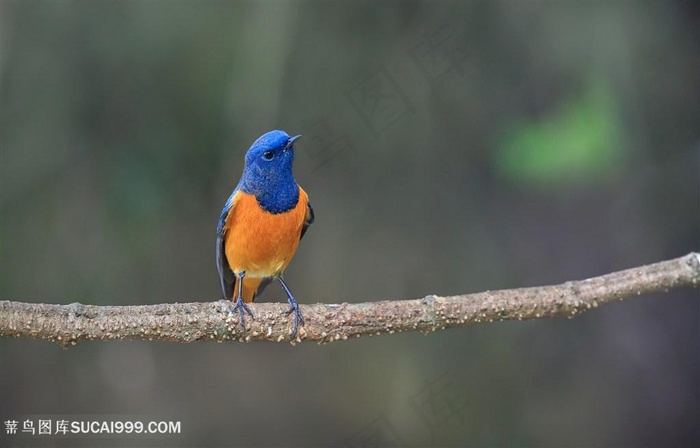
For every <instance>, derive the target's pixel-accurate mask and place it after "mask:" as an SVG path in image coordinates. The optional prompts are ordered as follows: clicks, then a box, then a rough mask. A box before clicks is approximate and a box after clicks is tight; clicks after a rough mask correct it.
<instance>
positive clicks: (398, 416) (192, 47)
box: [0, 0, 700, 447]
mask: <svg viewBox="0 0 700 448" xmlns="http://www.w3.org/2000/svg"><path fill="white" fill-rule="evenodd" d="M0 6H1V9H0V102H1V104H0V126H1V133H0V144H1V149H0V150H1V152H0V182H1V183H0V187H1V191H0V263H1V269H0V298H1V299H11V300H22V301H31V302H51V303H70V302H74V301H80V302H83V303H92V304H105V305H106V304H111V305H127V304H150V303H161V302H185V301H212V300H216V299H219V294H220V290H219V285H218V278H217V274H216V268H215V264H214V239H215V226H216V221H217V219H218V216H219V213H220V210H221V207H222V206H223V204H224V201H225V200H226V198H227V197H228V195H229V194H230V191H231V190H232V189H233V187H234V186H235V185H236V183H237V181H238V178H239V176H240V172H241V169H242V164H243V156H244V153H245V151H246V150H247V148H248V147H249V146H250V144H251V143H252V141H253V140H255V139H256V138H257V137H258V136H259V135H260V134H262V133H264V132H266V131H268V130H271V129H284V130H286V131H287V132H289V133H295V134H296V133H300V134H303V135H304V138H303V139H302V140H301V141H300V142H299V144H298V145H297V158H296V165H295V170H296V176H297V179H298V181H299V183H300V184H301V185H302V186H303V187H304V188H305V189H306V191H307V192H308V193H309V195H310V197H311V200H312V202H313V204H314V207H315V209H316V217H317V218H316V223H315V224H314V225H313V226H312V228H311V229H310V231H309V233H308V234H307V236H306V237H305V238H304V241H303V242H302V244H301V245H300V249H299V251H298V253H297V256H296V257H295V259H294V261H293V262H292V264H291V266H290V268H289V269H288V271H287V274H286V278H287V280H288V282H289V284H290V285H291V288H292V290H293V291H294V292H295V294H296V295H297V297H298V298H299V299H300V301H301V302H302V303H315V302H328V303H333V302H345V301H347V302H359V301H373V300H380V299H400V298H418V297H422V296H424V295H427V294H440V295H447V294H458V293H467V292H478V291H482V290H487V289H501V288H511V287H521V286H534V285H542V284H550V283H559V282H564V281H567V280H574V279H581V278H586V277H589V276H595V275H600V274H604V273H607V272H610V271H613V270H619V269H625V268H629V267H633V266H637V265H641V264H645V263H651V262H655V261H660V260H662V259H667V258H672V257H677V256H681V255H684V254H686V253H688V252H690V251H691V250H698V248H699V247H700V244H699V242H700V235H699V229H700V224H699V222H700V219H699V208H700V186H699V180H698V179H699V178H700V161H699V158H700V157H699V156H700V152H699V145H700V132H699V131H698V124H699V123H700V120H699V117H700V114H699V111H700V108H699V101H698V98H700V76H699V73H700V70H699V68H700V63H699V62H700V59H698V54H699V50H700V45H699V42H700V39H699V37H700V36H699V35H700V32H699V31H698V30H700V26H698V25H699V24H700V20H699V18H700V14H699V10H698V7H697V4H695V3H693V2H689V1H688V2H638V3H633V2H621V1H620V2H609V3H608V4H603V3H598V2H577V3H568V2H551V3H543V2H534V1H523V2H515V1H513V2H465V3H447V2H444V3H437V2H436V3H431V2H420V1H414V2H402V3H399V2H386V3H382V4H374V3H370V2H327V3H321V2H309V1H300V2H272V1H269V2H259V3H238V2H201V3H195V2H169V3H166V2H99V3H98V2H10V1H6V0H2V2H1V3H0ZM262 300H263V301H283V300H285V299H284V293H283V291H282V290H281V288H280V287H279V286H278V285H273V286H272V287H270V288H268V290H267V291H266V292H265V295H264V296H263V297H262ZM39 415H49V416H52V418H54V419H59V418H65V419H68V420H76V419H79V418H93V419H109V420H114V419H118V420H146V421H149V420H157V421H160V420H175V421H181V422H182V434H179V435H173V436H141V437H131V438H121V439H120V438H110V437H104V436H103V437H98V438H77V439H76V438H73V439H70V438H67V437H58V436H57V437H53V438H48V437H46V436H44V437H43V438H40V437H38V436H37V437H29V436H25V437H22V436H8V435H5V429H4V426H3V428H1V429H2V437H3V439H2V440H3V442H2V444H3V445H6V446H156V445H158V446H259V447H273V446H275V447H276V446H351V447H354V446H365V447H374V446H405V447H420V446H446V447H448V446H477V447H482V446H484V447H486V446H537V447H542V446H552V447H554V446H576V447H578V446H581V447H583V446H586V447H620V446H689V445H692V444H695V443H698V442H700V426H699V425H698V421H700V303H699V302H698V293H697V291H693V290H677V291H672V292H670V293H668V294H652V295H649V296H645V297H640V298H638V299H633V300H629V301H626V302H624V303H620V304H613V305H610V306H606V307H604V308H602V309H599V310H596V311H594V312H591V313H588V314H585V315H583V316H580V317H577V318H576V319H573V320H567V319H552V320H549V319H548V320H539V321H531V322H508V323H495V324H488V325H485V324H484V325H477V326H471V327H467V328H462V329H453V330H448V331H445V332H440V333H437V334H431V335H428V336H424V335H422V334H395V335H392V336H382V337H377V338H361V339H358V340H352V341H349V342H345V343H337V344H331V345H326V346H318V345H316V344H301V345H298V346H296V347H292V346H290V345H289V344H279V345H275V344H269V343H250V344H240V343H227V344H214V343H193V344H189V345H180V344H174V343H145V342H109V343H100V342H93V343H81V344H79V345H78V346H76V347H73V348H71V349H69V350H62V349H61V348H59V347H57V346H55V345H53V344H50V343H48V342H43V341H32V340H0V418H1V419H2V420H3V421H5V420H7V419H23V418H25V416H29V418H35V419H36V418H38V417H37V416H39ZM35 424H36V423H35Z"/></svg>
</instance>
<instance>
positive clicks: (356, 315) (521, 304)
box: [0, 253, 700, 346]
mask: <svg viewBox="0 0 700 448" xmlns="http://www.w3.org/2000/svg"><path fill="white" fill-rule="evenodd" d="M699 282H700V254H698V253H690V254H688V255H686V256H684V257H680V258H676V259H673V260H667V261H662V262H659V263H654V264H650V265H646V266H640V267H636V268H632V269H627V270H624V271H619V272H613V273H611V274H607V275H602V276H599V277H594V278H590V279H587V280H579V281H569V282H566V283H562V284H559V285H552V286H540V287H534V288H520V289H508V290H500V291H486V292H480V293H476V294H464V295H458V296H450V297H438V296H427V297H424V298H422V299H415V300H389V301H380V302H368V303H352V304H351V303H342V304H314V305H301V310H302V312H303V314H304V318H305V320H306V325H305V326H303V327H300V328H299V332H298V334H297V336H296V338H295V339H294V340H291V339H290V335H291V328H292V325H291V324H292V320H291V317H287V316H285V315H284V314H283V312H284V311H285V310H286V309H287V304H286V303H257V304H251V305H250V307H251V309H252V310H253V312H254V313H255V318H254V319H251V318H247V319H246V328H243V327H242V326H241V325H240V323H239V320H238V315H237V314H235V315H230V313H229V304H228V303H227V302H223V301H217V302H195V303H166V304H158V305H139V306H96V305H83V304H80V303H72V304H70V305H54V304H43V303H25V302H15V301H0V336H3V337H29V338H36V339H45V340H48V341H53V342H56V343H58V344H60V345H63V346H67V345H75V344H76V343H77V342H78V341H83V340H111V339H142V340H153V341H172V342H192V341H218V342H222V341H226V340H239V341H256V340H262V341H276V342H281V341H290V340H291V342H292V343H296V342H301V341H315V342H318V343H325V342H333V341H338V340H347V339H349V338H356V337H360V336H362V335H370V336H371V335H380V334H385V333H396V332H402V331H422V332H432V331H437V330H444V329H446V328H450V327H462V326H466V325H469V324H474V323H479V322H493V321H503V320H516V319H517V320H526V319H539V318H543V317H555V316H567V317H573V316H576V315H578V314H581V313H583V312H585V311H588V310H591V309H594V308H596V307H599V306H601V305H604V304H606V303H610V302H614V301H618V300H622V299H627V298H631V297H637V296H640V295H642V294H648V293H651V292H655V291H663V290H666V291H667V290H669V289H673V288H679V287H684V286H692V287H696V286H697V285H698V283H699Z"/></svg>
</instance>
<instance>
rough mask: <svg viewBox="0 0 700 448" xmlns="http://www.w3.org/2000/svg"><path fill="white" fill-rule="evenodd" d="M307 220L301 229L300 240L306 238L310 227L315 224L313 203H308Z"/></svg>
mask: <svg viewBox="0 0 700 448" xmlns="http://www.w3.org/2000/svg"><path fill="white" fill-rule="evenodd" d="M306 207H307V208H306V220H305V221H304V227H302V228H301V236H300V237H299V239H302V238H304V234H305V233H306V231H307V230H308V229H309V226H310V225H311V224H313V223H314V219H316V217H315V216H314V208H313V207H312V206H311V201H307V202H306Z"/></svg>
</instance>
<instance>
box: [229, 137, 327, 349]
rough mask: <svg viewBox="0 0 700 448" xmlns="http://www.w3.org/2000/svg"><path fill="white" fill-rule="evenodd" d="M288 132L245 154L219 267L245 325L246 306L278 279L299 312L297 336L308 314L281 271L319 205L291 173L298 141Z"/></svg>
mask: <svg viewBox="0 0 700 448" xmlns="http://www.w3.org/2000/svg"><path fill="white" fill-rule="evenodd" d="M299 137H301V136H300V135H297V136H295V137H290V136H289V135H287V133H286V132H284V131H270V132H268V133H266V134H263V135H262V136H261V137H260V138H258V139H257V140H256V141H255V142H254V143H253V145H252V146H251V147H250V149H249V150H248V152H247V153H246V155H245V167H244V168H243V175H242V176H241V180H240V181H239V182H238V185H237V186H236V188H235V189H234V190H233V193H231V196H230V197H229V198H228V200H227V201H226V205H224V208H223V210H222V211H221V217H220V218H219V224H218V226H217V229H216V266H217V268H218V271H219V279H220V281H221V290H222V292H223V294H224V299H226V300H232V301H233V302H234V306H233V308H232V309H231V312H232V313H233V312H235V311H236V310H238V312H239V313H240V318H241V325H243V326H244V327H245V313H248V314H249V315H250V316H253V313H252V311H251V310H250V308H249V307H248V305H246V303H251V302H253V301H254V300H255V298H256V297H257V296H258V295H260V293H261V292H262V291H263V289H265V287H266V286H267V285H268V284H269V283H270V282H272V281H273V280H275V279H277V280H279V282H280V284H281V285H282V288H283V289H284V292H285V293H286V294H287V298H288V299H289V309H288V310H287V311H286V314H290V313H292V312H293V313H294V324H293V328H292V338H294V337H295V336H296V333H297V329H298V326H299V324H301V325H304V317H303V316H302V314H301V311H300V310H299V305H298V304H297V301H296V300H295V299H294V296H293V295H292V292H291V291H290V289H289V287H288V286H287V283H286V282H285V281H284V278H283V277H282V274H283V273H284V270H285V269H286V268H287V266H288V265H289V262H290V261H291V260H292V257H293V256H294V253H295V252H296V250H297V247H298V246H299V241H300V240H301V238H302V237H303V236H304V234H305V233H306V230H307V229H308V228H309V226H310V225H311V223H313V222H314V209H313V208H312V207H311V202H310V201H309V197H308V195H307V194H306V192H305V191H304V189H303V188H301V187H300V186H299V184H297V182H296V180H295V179H294V174H293V172H292V165H293V163H294V142H295V141H296V140H297V139H298V138H299Z"/></svg>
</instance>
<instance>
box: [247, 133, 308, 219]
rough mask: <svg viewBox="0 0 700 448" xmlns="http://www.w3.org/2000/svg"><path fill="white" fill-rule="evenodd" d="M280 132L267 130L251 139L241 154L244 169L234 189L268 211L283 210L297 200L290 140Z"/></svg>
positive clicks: (292, 149) (281, 211)
mask: <svg viewBox="0 0 700 448" xmlns="http://www.w3.org/2000/svg"><path fill="white" fill-rule="evenodd" d="M299 137H301V135H297V136H295V137H290V136H289V135H288V134H287V133H286V132H284V131H270V132H267V133H265V134H263V135H262V136H260V138H258V139H257V140H255V142H254V143H253V145H252V146H251V147H250V149H249V150H248V152H247V153H246V155H245V168H244V169H243V176H242V177H241V181H240V182H239V184H238V188H239V189H241V190H242V191H244V192H245V193H249V194H253V195H255V197H256V198H257V200H258V203H259V204H260V206H261V207H262V208H263V209H265V210H266V211H268V212H270V213H283V212H286V211H287V210H289V209H291V208H293V207H294V206H295V205H296V204H297V201H298V200H299V185H297V183H296V180H294V175H293V173H292V165H293V163H294V141H295V140H297V139H298V138H299Z"/></svg>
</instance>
